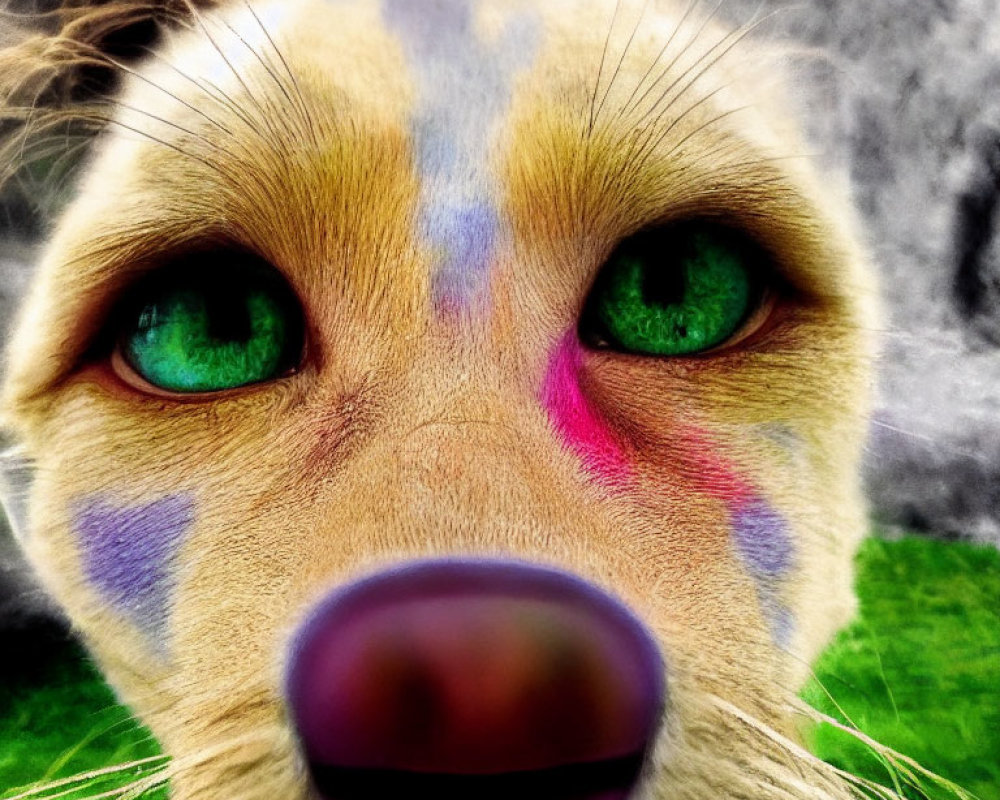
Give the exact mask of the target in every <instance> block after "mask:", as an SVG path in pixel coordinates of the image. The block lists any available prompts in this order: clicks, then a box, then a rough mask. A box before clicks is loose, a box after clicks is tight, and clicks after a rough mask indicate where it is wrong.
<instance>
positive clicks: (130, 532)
mask: <svg viewBox="0 0 1000 800" xmlns="http://www.w3.org/2000/svg"><path fill="white" fill-rule="evenodd" d="M73 518H74V521H75V524H76V530H77V531H78V532H79V534H80V545H81V549H82V551H83V561H84V569H85V572H86V575H87V578H88V580H89V581H90V582H91V583H92V584H93V585H94V586H96V587H97V589H98V590H99V591H100V592H101V594H102V595H103V596H104V597H105V598H106V599H107V600H108V601H109V602H110V603H111V604H112V605H113V606H114V607H115V608H117V609H118V610H120V611H122V612H123V613H125V614H126V615H128V616H129V617H130V618H131V619H132V620H133V621H134V622H136V624H138V625H139V626H140V627H141V628H143V629H144V630H147V631H151V632H157V633H158V632H161V631H162V627H163V624H164V622H165V618H166V614H165V609H166V605H167V602H168V600H169V593H170V588H171V580H170V561H171V557H172V556H173V555H174V553H175V552H176V551H177V548H178V547H179V546H180V544H181V542H182V541H183V539H184V536H185V535H186V534H187V532H188V530H189V529H190V528H191V525H192V524H193V522H194V500H193V499H192V498H191V497H189V496H187V495H171V496H168V497H164V498H163V499H162V500H156V501H154V502H152V503H150V504H148V505H144V506H125V507H122V506H118V505H116V504H115V503H113V502H112V501H111V500H109V499H108V498H107V496H105V495H96V496H91V497H88V498H86V499H84V500H80V501H78V502H77V503H75V504H74V506H73Z"/></svg>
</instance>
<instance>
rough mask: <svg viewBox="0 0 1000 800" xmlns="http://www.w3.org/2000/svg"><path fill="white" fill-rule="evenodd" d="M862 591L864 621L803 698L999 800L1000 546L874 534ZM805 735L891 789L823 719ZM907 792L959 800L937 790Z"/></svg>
mask: <svg viewBox="0 0 1000 800" xmlns="http://www.w3.org/2000/svg"><path fill="white" fill-rule="evenodd" d="M857 590H858V596H859V599H860V601H861V613H860V615H859V618H858V619H857V620H856V621H855V622H854V623H853V624H852V625H851V626H849V627H848V628H846V629H845V630H843V631H841V632H840V634H839V635H838V636H837V638H836V640H835V641H834V642H833V644H832V645H831V646H830V647H829V648H828V649H827V651H826V652H825V653H824V654H823V656H822V657H821V658H820V660H819V662H818V663H817V664H816V665H815V672H816V676H817V681H816V682H814V683H813V684H811V685H810V686H808V687H807V688H806V690H805V692H804V694H803V697H804V699H805V700H806V701H808V702H809V703H810V704H811V705H813V706H815V707H816V708H818V709H820V710H821V711H824V712H826V713H827V714H829V715H830V716H832V717H834V718H836V719H838V720H839V721H841V722H851V723H853V724H854V725H855V726H857V727H858V728H860V729H861V730H862V731H864V732H865V733H866V734H867V735H868V736H870V737H871V738H873V739H875V740H877V741H879V742H881V743H882V744H884V745H887V746H888V747H891V748H892V749H894V750H896V751H897V752H900V753H903V754H905V755H907V756H910V757H911V758H913V759H915V760H916V761H917V762H919V763H920V764H921V765H922V766H923V767H925V768H927V769H928V770H930V771H931V772H934V773H936V774H938V775H940V776H942V777H944V778H947V779H950V780H952V781H954V782H955V783H957V784H959V785H960V786H962V787H963V788H964V789H966V790H968V791H970V792H972V793H973V794H974V795H976V796H978V797H979V798H980V800H1000V552H998V551H997V550H996V549H994V548H991V547H973V546H969V545H959V544H954V543H951V544H949V543H943V542H934V541H926V540H922V539H904V540H903V541H899V542H885V541H880V540H877V539H871V540H869V541H867V542H866V543H865V546H864V547H863V549H862V551H861V554H860V556H859V558H858V580H857ZM820 684H821V685H822V686H821V685H820ZM824 688H825V691H824ZM826 692H829V696H828V695H827V694H826ZM838 707H839V708H838ZM809 740H810V741H809V744H810V746H811V749H812V750H813V752H814V753H816V755H818V756H819V757H820V758H822V759H824V760H826V761H829V762H831V763H833V764H835V765H836V766H839V767H841V768H843V769H845V770H847V771H848V772H851V773H853V774H855V775H859V776H862V777H867V778H871V779H873V780H875V781H877V782H880V783H888V785H892V784H891V776H890V775H889V773H888V772H887V770H886V768H885V767H884V766H883V764H882V763H881V762H880V760H879V759H878V758H877V757H876V756H875V755H874V754H873V753H872V751H871V750H870V749H869V748H868V747H866V746H864V745H863V744H862V743H860V742H858V741H857V740H856V739H854V737H852V736H850V735H849V734H846V733H844V732H842V731H839V730H837V729H836V728H834V727H832V726H829V725H823V726H820V727H819V728H817V729H815V730H813V731H812V732H811V735H810V736H809ZM905 794H906V795H907V796H908V797H912V798H921V797H924V796H927V797H929V798H932V799H933V800H938V798H945V797H954V795H953V794H952V793H950V792H948V791H947V790H945V789H943V788H940V787H937V788H936V787H933V786H926V787H925V788H924V794H921V793H919V792H918V791H916V790H914V789H907V790H906V792H905Z"/></svg>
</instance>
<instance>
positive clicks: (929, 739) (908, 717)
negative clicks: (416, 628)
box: [0, 539, 1000, 800]
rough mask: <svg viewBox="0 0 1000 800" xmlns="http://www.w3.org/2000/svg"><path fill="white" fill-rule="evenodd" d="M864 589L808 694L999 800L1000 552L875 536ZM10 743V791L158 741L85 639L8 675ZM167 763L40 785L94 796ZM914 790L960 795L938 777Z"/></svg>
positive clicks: (856, 764) (831, 749)
mask: <svg viewBox="0 0 1000 800" xmlns="http://www.w3.org/2000/svg"><path fill="white" fill-rule="evenodd" d="M858 595H859V597H860V600H861V613H860V615H859V618H858V620H857V621H856V622H855V623H854V624H852V625H851V626H850V627H848V628H847V629H845V630H844V631H842V632H841V633H840V635H839V636H838V637H837V639H836V641H835V642H834V643H833V644H832V645H831V647H830V648H829V649H828V650H827V652H826V653H825V654H824V655H823V657H822V658H821V659H820V661H819V662H818V664H817V665H816V668H815V670H816V675H817V681H816V682H814V683H812V684H811V685H810V686H808V687H807V688H806V690H805V691H804V693H803V697H804V698H805V699H806V700H807V701H808V702H809V703H811V704H812V705H813V706H815V707H816V708H818V709H820V710H821V711H823V712H825V713H827V714H829V715H830V716H832V717H834V718H837V719H839V720H841V721H843V722H848V721H849V722H851V723H853V724H854V725H857V726H858V727H859V728H860V729H861V730H862V731H864V732H865V733H866V734H868V735H869V736H871V737H872V738H873V739H876V740H877V741H879V742H881V743H882V744H884V745H887V746H888V747H890V748H892V749H894V750H896V751H898V752H900V753H903V754H905V755H907V756H910V757H912V758H914V759H916V760H917V761H918V762H920V763H921V764H922V765H923V766H924V767H926V768H928V769H929V770H930V771H932V772H934V773H936V774H938V775H940V776H942V777H944V778H946V779H949V780H951V781H954V782H955V783H957V784H959V785H960V786H962V787H964V788H965V789H967V790H969V791H970V792H972V793H974V794H975V795H976V796H978V797H979V798H980V800H1000V552H998V551H997V550H995V549H992V548H987V547H972V546H969V545H960V544H944V543H940V542H933V541H926V540H922V539H920V540H918V539H907V540H903V541H900V542H885V541H880V540H876V539H873V540H870V541H868V542H867V543H866V544H865V546H864V547H863V548H862V551H861V553H860V555H859V557H858ZM808 739H809V744H810V746H811V748H812V750H813V752H815V753H816V754H817V755H819V756H820V757H821V758H823V759H825V760H827V761H829V762H831V763H833V764H835V765H836V766H839V767H841V768H843V769H845V770H847V771H849V772H852V773H854V774H856V775H859V776H862V777H866V778H870V779H872V780H875V781H877V782H879V783H882V784H886V785H890V786H891V785H892V776H891V775H890V774H889V773H888V772H887V770H886V767H885V766H884V765H883V763H882V761H880V760H879V758H878V757H876V756H874V755H873V754H872V751H871V750H870V749H869V748H867V747H866V746H864V745H863V744H860V743H859V742H858V741H857V740H856V739H855V738H854V737H852V736H850V735H849V734H846V733H844V732H842V731H840V730H837V729H836V728H834V727H832V726H829V725H820V726H817V727H815V728H814V729H812V730H811V731H810V732H809V733H808ZM0 743H2V744H0V800H4V799H6V798H11V797H14V796H17V794H18V793H19V792H23V791H24V790H25V789H27V788H30V787H32V786H39V785H40V784H41V783H48V782H51V781H53V780H57V779H59V778H64V777H68V776H73V775H77V774H80V773H84V772H88V771H91V770H96V769H101V768H103V767H107V766H109V765H118V764H123V763H128V762H133V761H137V760H141V759H148V758H152V757H155V756H156V755H157V754H158V752H159V751H158V749H157V745H156V743H155V742H154V741H153V740H152V739H151V738H150V736H149V734H148V732H147V731H145V730H144V729H142V728H140V727H139V726H137V725H135V724H134V723H132V722H130V721H129V718H128V712H127V711H126V710H125V709H123V708H122V707H120V706H118V705H117V704H116V702H115V699H114V696H113V695H112V693H111V691H110V690H109V689H108V688H107V686H106V685H105V684H104V683H103V681H102V680H101V679H100V676H99V675H98V674H97V673H96V672H95V671H94V669H93V668H92V667H91V666H90V665H89V664H88V663H87V662H86V660H85V658H84V656H83V655H82V653H80V652H79V651H78V650H75V649H74V650H70V651H68V652H67V655H66V658H65V659H63V660H62V661H60V662H59V663H56V664H53V665H51V666H50V667H49V668H48V669H47V670H46V671H45V672H44V673H40V674H35V675H31V676H24V677H22V678H20V679H19V680H18V682H17V683H14V684H8V685H7V686H5V687H0ZM158 763H160V762H155V761H154V762H153V764H152V765H147V766H144V767H132V768H130V769H128V770H126V771H124V772H119V773H115V774H112V775H109V776H106V777H104V778H102V779H100V780H99V781H94V780H91V781H89V782H87V783H86V785H85V786H83V785H79V786H75V787H74V786H72V785H71V786H69V787H67V786H62V787H60V788H57V789H52V790H50V791H46V792H43V793H40V794H37V795H32V797H38V798H45V797H54V796H56V795H57V794H58V795H59V796H60V797H61V798H66V800H80V798H83V797H92V796H94V795H98V794H101V792H102V791H107V790H110V789H111V788H113V787H114V786H121V785H124V784H125V783H127V782H129V781H131V780H134V779H135V778H136V777H139V776H140V775H142V774H151V770H154V769H155V766H156V765H157V764H158ZM67 788H72V789H73V791H70V792H68V793H62V794H60V793H61V792H65V790H66V789H67ZM904 793H905V794H906V795H907V796H908V797H911V798H914V800H916V799H917V798H924V797H926V798H930V799H931V800H943V798H945V797H949V798H952V797H954V795H953V794H952V793H950V792H948V791H947V790H945V789H943V788H940V787H937V786H934V785H932V784H928V785H927V786H926V787H925V788H924V793H923V794H922V793H920V792H918V791H917V790H914V789H910V788H904ZM164 796H165V793H164V791H163V790H162V789H161V790H157V791H154V792H149V793H147V794H145V795H144V796H143V797H144V798H147V799H148V800H153V798H155V800H162V799H163V798H164Z"/></svg>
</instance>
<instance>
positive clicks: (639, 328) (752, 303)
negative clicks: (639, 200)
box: [581, 223, 761, 356]
mask: <svg viewBox="0 0 1000 800" xmlns="http://www.w3.org/2000/svg"><path fill="white" fill-rule="evenodd" d="M760 261H761V255H760V253H759V251H758V248H756V247H755V246H754V245H753V244H751V243H750V242H749V241H748V240H746V238H745V237H743V236H741V235H739V234H737V233H735V232H734V231H731V230H729V229H727V228H723V227H721V226H718V225H713V224H710V223H687V224H683V225H678V226H675V227H672V228H664V229H660V230H655V231H650V232H645V233H641V234H638V235H636V236H633V237H631V238H630V239H627V240H626V241H625V242H623V243H622V244H621V245H620V246H619V247H618V249H617V250H615V252H614V253H613V254H612V255H611V258H610V259H609V260H608V262H607V264H605V265H604V268H603V270H602V272H601V274H600V275H599V277H598V279H597V283H596V284H595V286H594V289H593V291H592V292H591V295H590V298H589V299H588V301H587V307H586V310H585V311H584V315H583V319H582V322H581V335H582V336H583V337H584V338H585V339H589V340H591V341H603V342H604V343H606V344H607V345H608V346H609V347H611V348H613V349H616V350H622V351H624V352H628V353H636V354H639V355H650V356H680V355H689V354H692V353H700V352H703V351H705V350H710V349H712V348H714V347H717V346H718V345H720V344H723V343H724V342H726V341H727V340H728V339H730V338H731V337H732V336H733V335H734V334H736V333H738V332H739V330H740V329H741V328H742V326H743V324H744V323H745V322H746V320H747V318H748V317H749V316H750V315H751V314H752V313H753V312H754V311H755V310H756V309H757V307H758V305H759V302H760V294H761V293H760V289H759V285H758V284H759V275H758V273H759V270H758V265H759V263H760Z"/></svg>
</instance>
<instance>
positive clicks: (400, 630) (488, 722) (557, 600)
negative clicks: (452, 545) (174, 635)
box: [286, 560, 666, 800]
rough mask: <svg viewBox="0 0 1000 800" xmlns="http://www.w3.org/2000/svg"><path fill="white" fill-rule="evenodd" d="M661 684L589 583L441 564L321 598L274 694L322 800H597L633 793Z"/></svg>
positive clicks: (414, 567) (638, 643)
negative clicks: (281, 694)
mask: <svg viewBox="0 0 1000 800" xmlns="http://www.w3.org/2000/svg"><path fill="white" fill-rule="evenodd" d="M664 676H665V670H664V663H663V660H662V658H661V655H660V653H659V650H658V648H657V646H656V644H655V643H654V641H653V639H652V637H651V635H650V634H649V633H648V632H647V631H646V630H645V628H644V627H643V625H642V624H641V623H640V622H639V621H638V620H637V618H636V617H635V616H633V615H632V613H631V612H630V611H629V610H628V609H627V608H626V607H625V606H624V605H623V604H621V603H620V602H619V601H617V600H616V599H614V598H612V597H611V596H610V595H608V594H606V593H604V592H603V591H601V590H599V589H597V588H595V587H594V586H592V585H590V584H589V583H587V582H585V581H583V580H581V579H579V578H577V577H574V576H571V575H569V574H566V573H563V572H560V571H557V570H553V569H548V568H543V567H538V566H534V565H528V564H522V563H517V562H506V561H472V560H469V561H460V560H446V561H426V562H418V563H414V564H410V565H407V566H405V567H401V568H398V569H395V570H390V571H386V572H382V573H379V574H377V575H375V576H373V577H369V578H366V579H363V580H361V581H359V582H357V583H354V584H351V585H349V586H347V587H346V588H343V589H340V590H338V591H336V592H335V593H333V594H332V595H330V596H329V597H327V598H326V599H324V600H323V601H322V602H321V603H320V604H319V605H318V606H317V607H316V609H315V610H314V611H313V612H312V613H311V615H310V616H309V617H308V619H307V620H306V622H305V624H304V625H303V626H302V627H301V629H300V630H299V631H298V632H297V634H296V636H295V639H294V642H293V645H292V648H291V652H290V661H289V668H288V672H287V686H286V690H287V700H288V704H289V710H290V713H291V717H292V720H293V723H294V726H295V729H296V731H297V733H298V737H299V740H300V742H301V746H302V750H303V753H304V756H305V759H306V761H307V763H308V765H309V769H310V772H311V776H312V779H313V782H314V784H315V786H316V788H317V790H318V791H319V793H320V795H321V796H322V797H324V798H326V799H327V800H353V798H359V799H360V798H373V797H393V796H397V795H398V796H403V795H404V794H410V795H413V794H414V793H416V794H418V795H421V794H422V795H424V796H433V797H437V798H447V797H456V798H457V797H483V798H488V797H496V798H500V797H504V798H509V797H518V798H519V800H524V798H534V797H537V798H543V797H544V798H546V800H554V799H555V800H557V799H558V798H566V799H567V800H568V799H569V798H579V800H584V799H585V798H586V800H598V799H600V800H611V798H624V797H626V796H627V795H628V793H629V791H630V789H631V787H632V786H633V785H634V784H635V782H636V781H637V780H638V777H639V774H640V771H641V769H642V765H643V762H644V759H645V755H646V753H647V750H648V749H649V746H650V743H651V741H652V739H653V737H654V734H655V732H656V729H657V727H658V723H659V720H660V717H661V713H662V709H663V706H664V702H665V694H666V681H665V677H664Z"/></svg>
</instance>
